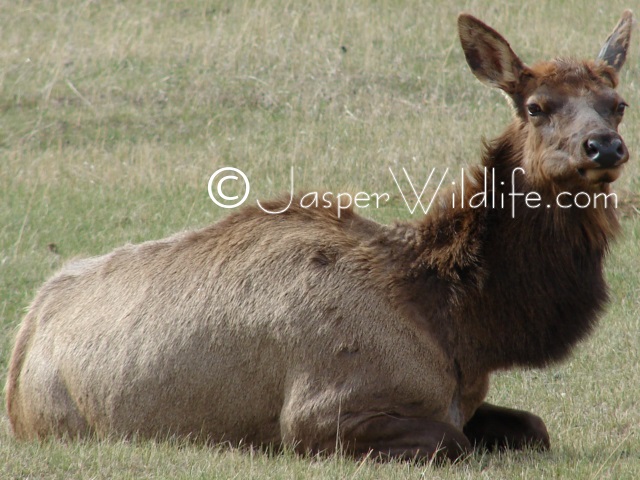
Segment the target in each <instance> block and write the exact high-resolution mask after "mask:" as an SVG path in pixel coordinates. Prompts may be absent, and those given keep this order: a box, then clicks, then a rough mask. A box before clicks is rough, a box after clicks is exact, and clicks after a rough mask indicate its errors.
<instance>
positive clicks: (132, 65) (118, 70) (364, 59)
mask: <svg viewBox="0 0 640 480" xmlns="http://www.w3.org/2000/svg"><path fill="white" fill-rule="evenodd" d="M347 3H348V4H347ZM633 6H634V5H633V2H630V1H629V0H627V1H626V2H625V1H618V0H594V1H587V0H566V1H562V2H552V1H540V2H527V3H526V4H525V5H524V6H520V5H517V4H516V2H509V1H506V0H468V1H458V0H454V1H411V0H409V1H406V2H399V1H393V0H362V1H357V2H337V1H329V2H325V1H320V0H307V1H305V2H302V1H296V0H288V1H283V0H273V1H265V0H263V1H260V0H256V1H245V0H238V1H228V2H223V1H178V2H168V1H163V2H151V1H149V0H142V1H138V2H120V1H105V2H96V1H89V0H86V1H71V0H69V1H66V2H45V1H35V0H34V1H22V2H21V1H18V2H10V1H8V0H0V372H2V373H0V382H1V383H2V384H4V379H5V372H6V364H7V362H8V358H9V355H10V350H11V345H12V340H13V337H14V335H15V331H16V328H17V326H18V324H19V322H20V319H21V316H22V315H23V312H24V309H25V308H26V306H27V305H28V303H29V301H30V299H31V298H32V297H33V295H34V293H35V291H36V289H37V288H38V286H39V285H40V284H41V283H42V282H43V281H44V280H45V279H46V278H47V277H48V276H50V275H51V274H52V273H53V272H54V271H56V270H57V269H58V268H59V267H60V266H61V265H62V264H63V262H65V261H66V260H68V259H70V258H73V257H78V256H87V255H94V254H99V253H103V252H107V251H109V250H111V249H112V248H114V247H116V246H118V245H121V244H123V243H126V242H139V241H142V240H147V239H152V238H160V237H162V236H165V235H168V234H170V233H172V232H174V231H177V230H181V229H185V228H194V227H199V226H203V225H206V224H209V223H211V222H213V221H215V220H216V219H218V218H221V217H222V216H224V215H226V214H227V213H228V212H229V211H228V210H225V209H222V208H219V207H217V206H216V205H214V204H213V203H212V202H211V200H210V199H209V197H208V194H207V181H208V179H209V177H210V175H211V174H212V173H213V172H214V171H216V170H217V169H218V168H221V167H226V166H234V167H237V168H240V169H242V170H243V171H244V172H245V173H246V174H247V175H248V177H249V179H250V180H251V194H250V197H249V200H248V201H247V202H254V201H255V199H257V198H261V199H265V198H267V197H269V196H272V195H274V194H278V193H281V192H283V191H288V190H289V188H290V187H289V172H290V168H292V167H293V169H294V174H295V189H296V190H299V191H313V190H318V189H325V190H331V191H334V192H357V191H365V192H389V193H390V194H391V200H390V201H389V202H388V203H386V204H384V205H383V206H382V207H381V208H367V209H361V210H360V212H361V213H362V214H364V215H366V216H368V217H370V218H374V219H376V220H379V221H382V222H391V221H392V220H393V219H397V218H409V217H410V214H409V212H408V210H407V208H406V206H405V205H404V204H403V202H402V199H401V197H400V195H399V194H398V190H397V188H396V187H395V185H394V182H393V179H392V177H391V175H390V172H389V168H391V169H392V170H394V171H395V172H396V173H398V172H400V171H401V169H402V168H403V167H404V168H406V169H407V171H409V172H410V173H411V175H412V178H414V179H417V180H416V182H417V181H418V180H419V181H422V182H423V181H424V180H425V179H426V178H427V176H428V173H429V171H430V170H431V168H434V167H436V168H438V169H442V170H444V168H445V167H450V168H459V167H464V166H465V165H468V164H475V163H478V161H479V152H480V138H481V137H482V136H486V137H492V136H495V135H496V134H498V133H499V132H500V129H501V128H502V127H503V126H504V125H506V123H507V122H508V121H509V119H510V116H511V112H510V111H509V108H508V106H507V104H506V101H505V100H504V99H503V97H502V96H501V95H500V94H499V93H498V92H497V91H491V90H490V89H488V88H486V87H484V86H483V85H481V84H480V83H479V82H478V81H477V80H475V78H474V77H473V75H472V74H471V73H470V71H469V69H468V67H467V66H466V63H465V62H464V58H463V55H462V52H461V49H460V47H459V43H458V39H457V33H456V30H455V20H456V15H457V14H458V13H459V12H460V11H462V10H466V11H469V12H471V13H474V14H476V15H477V16H479V17H481V18H482V19H484V20H485V21H486V22H487V23H489V24H490V25H492V26H494V27H495V28H496V29H497V30H499V31H500V32H501V33H503V34H504V35H505V37H506V38H507V39H508V40H509V41H510V42H511V44H512V46H513V48H514V50H515V51H516V52H517V53H518V54H519V55H520V56H521V57H522V58H523V59H524V60H525V61H527V62H533V61H535V60H537V59H540V58H546V57H548V56H554V55H575V56H579V57H589V56H593V55H595V54H597V53H598V51H599V48H600V46H601V43H602V42H603V41H604V39H605V38H606V36H607V35H608V33H609V32H610V31H611V29H612V28H613V27H614V25H615V23H616V22H617V20H618V18H619V15H620V13H621V12H622V11H623V10H624V9H625V8H629V7H631V8H633ZM636 13H637V14H640V11H638V12H636ZM634 34H635V38H634V40H633V42H632V47H631V53H630V57H629V58H628V63H627V65H626V67H625V69H624V71H623V74H622V76H621V87H620V91H621V93H622V95H623V96H624V97H625V99H626V100H627V103H629V104H630V105H631V107H630V108H629V109H628V113H627V114H626V118H625V121H624V123H623V125H622V128H621V133H622V135H623V136H624V138H625V140H626V142H627V145H628V147H629V149H630V151H631V155H632V160H631V162H630V164H629V165H628V166H627V168H626V171H625V174H624V176H623V178H621V179H620V181H619V182H618V183H616V191H617V192H618V195H619V198H620V200H621V202H622V203H623V206H622V207H621V208H620V210H621V213H622V214H623V227H624V228H623V229H624V235H623V236H622V237H621V238H620V240H619V241H618V242H617V243H616V245H615V247H614V249H613V251H612V254H611V257H610V258H609V261H608V263H607V276H608V279H609V281H610V284H611V287H612V303H611V306H610V308H609V310H608V313H607V314H606V315H605V316H604V318H603V319H602V322H601V325H600V327H599V328H598V330H597V332H596V334H595V335H593V336H592V337H591V338H590V339H589V340H588V341H586V342H584V343H583V344H582V345H580V347H579V348H578V349H577V350H576V352H575V354H574V355H573V356H572V357H571V359H570V360H569V361H568V362H566V363H564V364H562V365H558V366H554V367H552V368H549V369H547V370H544V371H540V370H533V371H514V372H506V373H501V374H499V375H497V376H496V377H495V380H494V382H493V385H492V389H491V392H490V400H491V401H492V402H494V403H500V404H504V405H508V406H513V407H518V408H525V409H527V410H531V411H534V412H536V413H537V414H539V415H541V416H542V417H543V418H544V419H545V421H546V422H547V426H548V428H549V431H550V433H551V437H552V444H553V446H552V451H551V452H550V453H545V454H539V453H533V452H520V453H509V454H501V455H480V454H477V455H475V456H472V457H471V458H470V459H468V461H466V462H464V463H462V464H460V465H455V466H446V467H440V468H432V467H430V466H417V465H411V464H406V463H405V464H402V463H398V464H387V465H380V464H376V463H373V462H368V461H367V462H362V463H356V462H353V461H351V460H348V459H345V458H342V457H340V456H335V457H330V458H324V459H322V458H318V459H305V458H298V457H296V456H294V455H292V454H288V453H284V454H278V455H267V454H264V453H255V452H250V451H237V450H230V449H227V448H223V447H221V448H208V447H204V446H197V445H195V446H194V445H189V444H184V443H180V442H171V441H168V442H132V443H129V442H118V441H112V442H106V441H104V442H100V443H91V442H87V443H61V442H45V443H18V442H16V441H15V440H13V438H12V437H11V435H10V432H9V426H8V420H7V418H6V414H5V410H4V406H3V407H2V408H1V409H0V478H132V479H133V478H143V477H144V478H240V479H244V478H257V479H261V478H287V479H288V478H320V479H326V478H354V479H355V478H361V479H378V478H388V479H396V478H442V479H462V478H465V479H466V478H487V479H499V478H500V479H501V478H504V479H513V478H536V479H538V478H581V479H582V478H593V479H600V478H611V479H622V478H628V479H635V478H640V401H639V399H638V397H639V396H638V392H639V391H640V368H639V365H640V352H639V350H640V348H639V347H640V275H639V273H638V272H640V246H639V245H640V215H639V212H640V210H638V209H639V208H640V201H638V198H639V197H638V195H637V192H638V190H639V188H640V167H639V166H638V160H637V158H638V152H640V129H639V128H638V126H639V125H640V61H639V58H640V31H637V30H636V31H635V33H634ZM439 171H440V170H439ZM394 192H395V193H394ZM523 274H526V273H523Z"/></svg>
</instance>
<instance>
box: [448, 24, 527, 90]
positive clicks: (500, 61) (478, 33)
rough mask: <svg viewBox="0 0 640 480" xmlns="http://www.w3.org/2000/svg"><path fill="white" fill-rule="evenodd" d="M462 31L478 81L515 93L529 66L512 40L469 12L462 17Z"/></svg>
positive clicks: (470, 65)
mask: <svg viewBox="0 0 640 480" xmlns="http://www.w3.org/2000/svg"><path fill="white" fill-rule="evenodd" d="M458 34H459V35H460V43H461V44H462V50H464V56H465V58H466V59H467V63H468V64H469V67H471V71H472V72H473V74H474V75H475V76H476V77H477V78H478V80H480V81H481V82H482V83H485V84H487V85H489V86H492V87H498V88H500V89H502V90H504V91H505V92H506V93H507V94H509V95H514V94H515V93H516V92H517V87H518V85H519V83H520V81H521V74H522V72H523V71H524V70H525V69H526V68H527V67H526V66H525V64H524V63H522V60H520V59H519V58H518V56H517V55H516V54H515V53H513V50H511V47H510V46H509V42H507V41H506V40H505V39H504V38H502V36H501V35H500V34H499V33H498V32H496V31H495V30H494V29H493V28H491V27H489V26H488V25H486V24H484V23H483V22H481V21H480V20H478V19H477V18H475V17H473V16H472V15H469V14H466V13H461V14H460V15H459V16H458Z"/></svg>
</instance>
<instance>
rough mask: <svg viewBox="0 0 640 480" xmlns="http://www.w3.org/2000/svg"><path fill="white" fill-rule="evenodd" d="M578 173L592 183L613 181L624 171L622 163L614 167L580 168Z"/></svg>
mask: <svg viewBox="0 0 640 480" xmlns="http://www.w3.org/2000/svg"><path fill="white" fill-rule="evenodd" d="M578 173H579V174H580V176H581V177H583V178H585V179H586V180H588V181H589V182H590V183H613V182H615V181H616V180H617V179H618V177H620V174H621V173H622V165H616V166H613V167H593V168H579V169H578Z"/></svg>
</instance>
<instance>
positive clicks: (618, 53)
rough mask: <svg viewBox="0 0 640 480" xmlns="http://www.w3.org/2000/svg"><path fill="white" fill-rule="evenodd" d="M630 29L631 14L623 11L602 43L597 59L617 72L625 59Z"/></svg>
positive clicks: (629, 11)
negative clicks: (614, 26) (616, 23)
mask: <svg viewBox="0 0 640 480" xmlns="http://www.w3.org/2000/svg"><path fill="white" fill-rule="evenodd" d="M632 27H633V14H632V13H631V10H625V11H624V13H623V14H622V18H621V19H620V21H619V22H618V25H616V28H614V29H613V32H611V35H609V38H607V41H606V42H604V45H603V46H602V49H601V50H600V53H599V54H598V58H597V59H598V60H602V61H603V62H604V63H606V64H607V65H609V66H611V67H613V68H614V69H615V70H616V71H618V72H619V71H620V69H621V68H622V65H624V61H625V60H626V58H627V49H628V48H629V41H630V40H631V29H632Z"/></svg>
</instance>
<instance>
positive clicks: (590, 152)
mask: <svg viewBox="0 0 640 480" xmlns="http://www.w3.org/2000/svg"><path fill="white" fill-rule="evenodd" d="M584 151H585V152H586V153H587V156H588V157H589V158H590V159H591V160H594V161H595V160H597V158H598V154H599V153H600V143H599V142H598V141H597V140H594V139H592V138H590V139H589V140H587V141H586V142H584Z"/></svg>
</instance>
